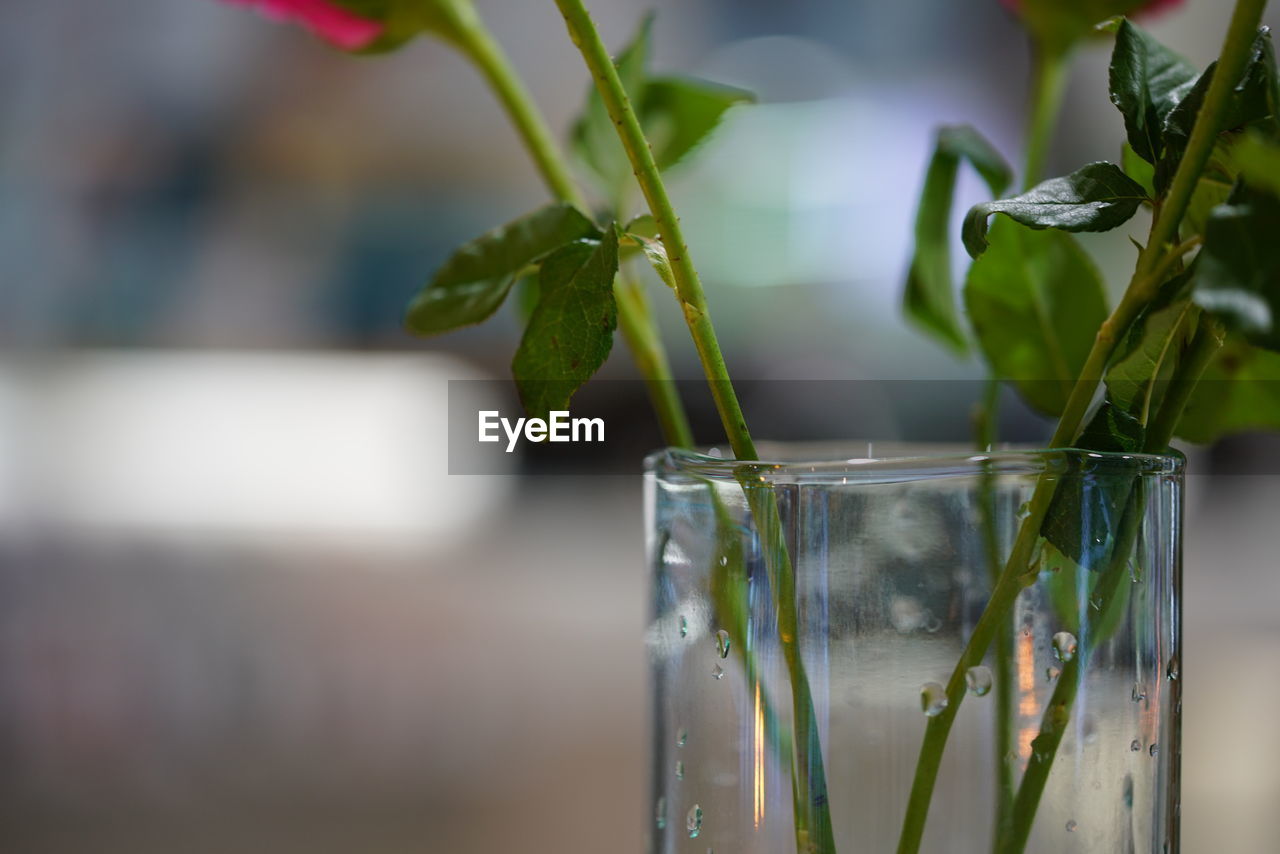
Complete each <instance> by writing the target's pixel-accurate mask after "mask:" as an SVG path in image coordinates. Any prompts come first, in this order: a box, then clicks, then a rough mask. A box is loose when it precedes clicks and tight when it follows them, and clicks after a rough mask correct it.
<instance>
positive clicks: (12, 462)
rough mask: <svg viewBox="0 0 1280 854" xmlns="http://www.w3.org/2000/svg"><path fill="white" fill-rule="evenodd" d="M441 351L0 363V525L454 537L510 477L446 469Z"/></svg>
mask: <svg viewBox="0 0 1280 854" xmlns="http://www.w3.org/2000/svg"><path fill="white" fill-rule="evenodd" d="M481 378H483V376H482V375H481V374H479V373H477V372H476V371H475V369H474V368H471V367H469V366H468V365H467V364H466V363H464V362H462V361H461V360H459V359H457V358H454V357H450V356H443V355H355V354H341V355H339V354H319V353H241V352H236V353H232V352H203V351H186V352H181V351H141V352H130V353H124V352H81V353H76V354H73V355H60V356H57V357H52V358H50V359H48V360H44V361H28V362H26V363H21V362H19V363H17V364H16V365H15V364H12V363H11V364H10V365H7V366H5V367H4V368H3V369H0V524H4V525H7V526H12V525H18V524H24V523H40V524H52V525H58V526H67V527H71V528H75V529H91V530H92V529H125V530H135V531H139V532H147V531H154V532H164V531H169V532H174V533H210V534H218V535H224V536H232V537H256V536H262V535H267V536H270V535H290V534H299V533H306V534H307V535H308V536H311V537H315V536H320V537H325V536H335V537H342V538H346V539H350V538H353V537H357V538H366V537H367V538H369V539H370V540H376V541H377V542H378V543H380V544H383V545H391V546H395V545H410V546H414V547H417V546H420V545H423V544H431V545H432V546H439V545H442V542H441V540H442V538H444V539H449V540H456V539H457V538H458V537H460V536H466V535H467V533H468V529H469V528H470V527H471V526H472V525H473V524H474V523H475V522H476V521H477V520H479V519H481V518H482V517H483V516H485V515H486V514H487V513H491V512H492V511H493V509H494V507H495V505H496V504H497V503H498V502H499V501H500V500H501V498H502V496H503V495H504V493H505V492H506V489H507V484H508V479H507V478H504V477H495V476H450V475H449V474H448V470H449V468H448V457H447V454H448V447H447V434H448V430H447V415H448V383H449V380H459V379H481Z"/></svg>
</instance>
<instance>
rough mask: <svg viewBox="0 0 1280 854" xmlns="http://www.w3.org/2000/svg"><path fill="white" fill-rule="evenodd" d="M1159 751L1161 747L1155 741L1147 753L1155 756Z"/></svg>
mask: <svg viewBox="0 0 1280 854" xmlns="http://www.w3.org/2000/svg"><path fill="white" fill-rule="evenodd" d="M1159 752H1160V748H1159V746H1158V745H1156V743H1155V742H1154V741H1153V742H1152V743H1151V746H1150V747H1148V748H1147V753H1150V754H1151V755H1152V756H1155V755H1156V754H1157V753H1159Z"/></svg>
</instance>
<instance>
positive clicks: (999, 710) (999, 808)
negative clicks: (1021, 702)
mask: <svg viewBox="0 0 1280 854" xmlns="http://www.w3.org/2000/svg"><path fill="white" fill-rule="evenodd" d="M999 405H1000V380H999V379H998V378H997V377H995V376H991V377H990V378H988V380H987V382H986V388H985V390H984V392H983V396H982V403H981V404H979V406H978V409H977V412H976V415H975V418H974V434H975V436H976V442H975V444H976V445H977V451H978V453H980V454H982V453H988V452H989V451H990V450H991V449H992V447H994V445H995V443H996V435H997V430H996V418H997V415H998V410H999ZM978 491H979V496H978V497H979V503H980V505H981V512H982V540H983V549H984V550H985V552H986V558H987V574H988V576H989V577H990V581H991V585H992V587H994V586H995V585H996V583H997V582H999V580H1000V570H1001V565H1000V538H999V535H998V534H997V531H996V476H995V473H994V472H993V471H992V470H991V466H990V464H989V463H988V464H986V465H985V466H984V467H983V472H982V479H981V480H980V482H979V484H978ZM1012 630H1013V627H1012V625H1006V626H1005V627H1004V630H1001V631H997V632H996V638H995V645H996V647H995V661H994V662H993V663H994V664H995V671H996V672H995V678H994V679H993V682H994V683H995V685H994V689H993V692H994V695H995V696H994V697H993V698H992V699H993V701H994V703H993V712H992V713H993V714H994V715H995V733H994V739H993V741H994V745H993V750H994V758H995V769H996V781H995V799H996V808H995V815H994V816H993V824H994V827H995V831H994V833H993V838H995V836H997V835H998V834H999V831H1000V828H1002V827H1004V826H1005V825H1006V824H1007V822H1008V816H1009V809H1010V808H1011V807H1012V805H1013V786H1014V782H1013V766H1012V765H1011V764H1010V762H1009V753H1010V752H1011V751H1012V750H1013V731H1014V722H1013V693H1014V692H1013V637H1012V634H1011V632H1012Z"/></svg>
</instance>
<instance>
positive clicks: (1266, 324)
mask: <svg viewBox="0 0 1280 854" xmlns="http://www.w3.org/2000/svg"><path fill="white" fill-rule="evenodd" d="M1193 288H1194V298H1195V301H1196V303H1197V304H1199V305H1200V306H1201V307H1203V308H1204V309H1205V310H1206V311H1208V312H1210V313H1212V314H1214V315H1215V316H1217V317H1219V318H1220V319H1222V320H1223V321H1224V323H1225V324H1226V325H1227V328H1228V329H1232V330H1235V331H1238V332H1240V333H1242V334H1243V335H1244V336H1245V337H1246V338H1248V339H1249V340H1250V341H1252V342H1253V343H1255V344H1258V345H1260V346H1262V347H1266V348H1268V349H1271V350H1280V198H1277V197H1275V196H1272V195H1269V194H1266V193H1261V192H1256V191H1247V190H1245V191H1241V192H1239V193H1237V194H1236V195H1235V196H1233V198H1232V200H1231V202H1230V203H1228V204H1225V205H1220V206H1219V207H1217V208H1215V209H1214V211H1213V213H1212V215H1211V216H1210V217H1209V222H1208V225H1207V226H1206V228H1205V236H1204V248H1203V249H1202V250H1201V251H1200V256H1199V263H1198V264H1197V273H1196V276H1195V279H1194V281H1193Z"/></svg>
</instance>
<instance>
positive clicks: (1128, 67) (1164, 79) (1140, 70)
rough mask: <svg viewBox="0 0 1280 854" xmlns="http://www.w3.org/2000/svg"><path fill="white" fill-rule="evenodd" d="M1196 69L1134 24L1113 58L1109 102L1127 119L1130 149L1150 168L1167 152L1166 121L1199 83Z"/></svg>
mask: <svg viewBox="0 0 1280 854" xmlns="http://www.w3.org/2000/svg"><path fill="white" fill-rule="evenodd" d="M1196 77H1197V73H1196V69H1195V68H1194V67H1193V66H1192V65H1191V63H1189V62H1187V61H1186V60H1185V59H1183V58H1182V57H1180V56H1178V55H1177V54H1176V53H1174V52H1173V51H1171V50H1169V49H1168V48H1167V47H1165V46H1164V45H1162V44H1160V43H1159V42H1158V41H1156V40H1155V39H1154V38H1152V37H1151V36H1150V35H1149V34H1148V33H1147V32H1146V31H1144V30H1142V29H1140V28H1139V27H1137V26H1134V24H1133V23H1131V22H1130V21H1127V20H1126V21H1123V22H1121V24H1120V29H1119V32H1117V33H1116V45H1115V49H1114V50H1113V51H1112V54H1111V74H1110V82H1111V102H1112V103H1113V104H1115V105H1116V106H1117V107H1118V108H1119V109H1120V112H1121V114H1122V115H1123V116H1124V127H1125V132H1126V133H1127V134H1128V137H1129V145H1130V146H1132V147H1133V150H1134V152H1135V153H1137V155H1138V156H1139V157H1141V158H1142V159H1143V160H1146V161H1147V162H1148V163H1152V164H1154V163H1156V162H1157V161H1158V159H1159V158H1160V154H1161V152H1162V151H1163V150H1164V142H1163V130H1164V122H1165V118H1166V117H1167V116H1168V115H1169V114H1170V113H1171V112H1172V111H1173V109H1174V107H1175V106H1177V104H1178V102H1179V101H1180V100H1182V97H1183V96H1184V95H1185V94H1186V91H1187V90H1188V89H1189V88H1190V86H1191V85H1192V84H1193V83H1194V82H1195V79H1196Z"/></svg>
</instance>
